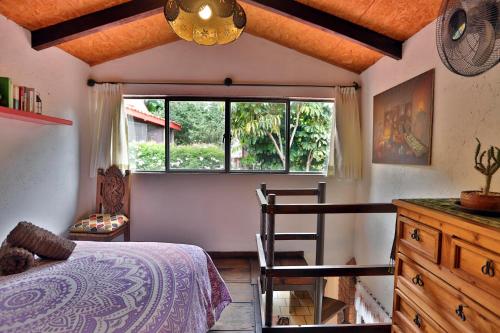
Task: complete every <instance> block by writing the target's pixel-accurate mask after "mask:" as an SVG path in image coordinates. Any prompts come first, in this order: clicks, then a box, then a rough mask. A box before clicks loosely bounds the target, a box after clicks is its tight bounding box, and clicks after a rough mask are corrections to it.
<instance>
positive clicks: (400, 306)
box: [393, 289, 445, 333]
mask: <svg viewBox="0 0 500 333" xmlns="http://www.w3.org/2000/svg"><path fill="white" fill-rule="evenodd" d="M393 321H394V325H395V326H398V327H399V328H400V329H401V331H403V332H425V333H431V332H432V333H435V332H439V333H445V331H444V330H443V329H442V328H441V327H440V326H439V325H438V324H437V323H436V322H435V321H434V320H432V319H431V318H430V317H429V316H428V315H427V314H425V313H424V312H423V311H422V310H421V309H419V307H418V306H416V305H415V303H413V302H412V301H410V300H409V299H408V297H406V296H405V295H404V294H403V293H402V292H401V291H400V290H399V289H396V290H395V298H394V318H393Z"/></svg>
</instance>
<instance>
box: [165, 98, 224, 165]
mask: <svg viewBox="0 0 500 333" xmlns="http://www.w3.org/2000/svg"><path fill="white" fill-rule="evenodd" d="M224 107H225V103H224V102H198V101H171V102H169V114H170V122H171V123H174V124H175V125H178V129H174V128H170V140H169V141H170V149H169V156H170V170H192V171H210V170H224V168H225V165H224V164H225V156H224V155H225V154H224V131H225V125H224V124H225V121H224V116H225V115H224V114H225V110H224Z"/></svg>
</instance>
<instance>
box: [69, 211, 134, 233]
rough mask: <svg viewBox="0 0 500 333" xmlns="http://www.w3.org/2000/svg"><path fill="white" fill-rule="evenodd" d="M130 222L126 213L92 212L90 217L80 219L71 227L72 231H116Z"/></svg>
mask: <svg viewBox="0 0 500 333" xmlns="http://www.w3.org/2000/svg"><path fill="white" fill-rule="evenodd" d="M127 222H128V218H127V217H126V216H125V215H120V214H92V215H90V216H89V218H88V219H84V220H80V221H78V222H76V223H75V224H73V225H72V226H71V228H69V231H70V232H82V233H101V234H106V233H110V232H113V231H115V230H116V229H119V228H120V227H122V226H123V225H124V224H125V223H127Z"/></svg>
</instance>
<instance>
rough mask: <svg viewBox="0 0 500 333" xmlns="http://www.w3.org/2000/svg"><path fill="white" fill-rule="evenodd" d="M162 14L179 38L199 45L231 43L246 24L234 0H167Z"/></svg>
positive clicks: (239, 7) (244, 15)
mask: <svg viewBox="0 0 500 333" xmlns="http://www.w3.org/2000/svg"><path fill="white" fill-rule="evenodd" d="M207 7H208V8H207ZM165 17H166V18H167V21H168V23H169V24H170V26H171V27H172V29H173V30H174V32H175V33H176V34H177V35H178V36H179V37H180V38H182V39H184V40H187V41H194V42H195V43H197V44H200V45H216V44H228V43H231V42H233V41H235V40H236V39H238V37H240V35H241V33H242V32H243V30H244V29H245V25H246V14H245V11H244V10H243V8H242V7H241V6H240V5H239V4H238V3H237V2H236V0H167V3H166V5H165Z"/></svg>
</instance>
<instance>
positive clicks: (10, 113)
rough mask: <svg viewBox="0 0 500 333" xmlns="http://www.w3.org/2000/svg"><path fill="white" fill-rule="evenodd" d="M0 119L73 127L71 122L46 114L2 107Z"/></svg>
mask: <svg viewBox="0 0 500 333" xmlns="http://www.w3.org/2000/svg"><path fill="white" fill-rule="evenodd" d="M0 118H7V119H15V120H20V121H26V122H30V123H35V124H42V125H68V126H72V125H73V122H72V121H71V120H67V119H62V118H57V117H51V116H46V115H44V114H36V113H32V112H26V111H21V110H14V109H11V108H6V107H4V106H0Z"/></svg>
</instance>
